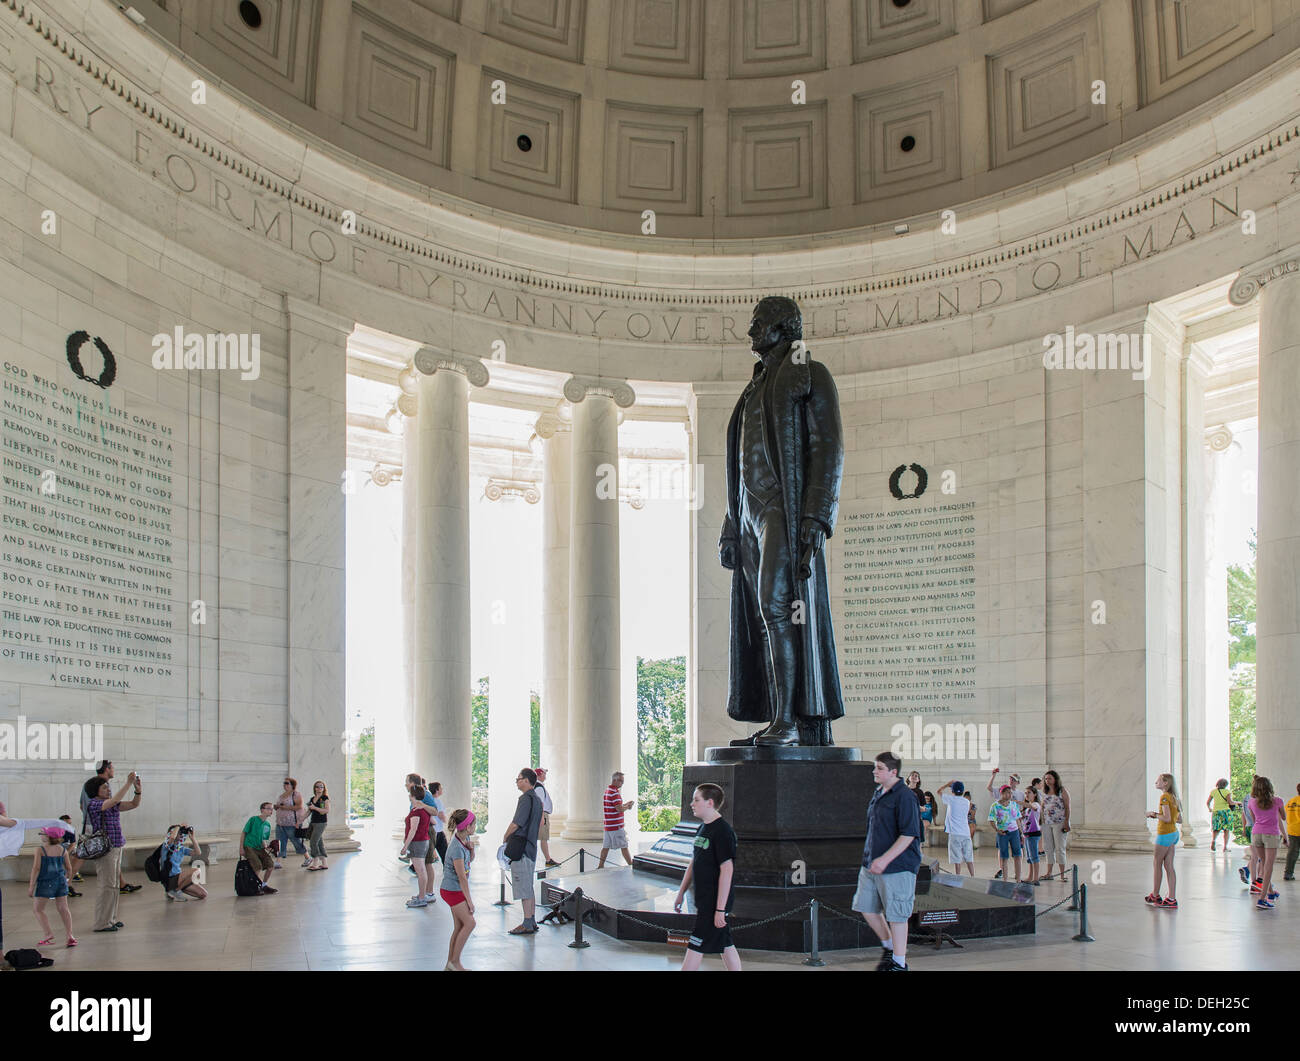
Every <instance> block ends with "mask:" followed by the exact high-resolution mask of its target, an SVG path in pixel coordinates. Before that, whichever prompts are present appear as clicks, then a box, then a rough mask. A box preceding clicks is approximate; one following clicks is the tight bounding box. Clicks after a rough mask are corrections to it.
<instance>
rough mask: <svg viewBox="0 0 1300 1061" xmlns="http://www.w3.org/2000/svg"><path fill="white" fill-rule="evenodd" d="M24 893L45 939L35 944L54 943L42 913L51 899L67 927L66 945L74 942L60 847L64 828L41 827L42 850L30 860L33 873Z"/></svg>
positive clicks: (64, 859) (64, 858)
mask: <svg viewBox="0 0 1300 1061" xmlns="http://www.w3.org/2000/svg"><path fill="white" fill-rule="evenodd" d="M27 894H28V895H30V896H31V897H32V909H33V911H35V913H36V920H37V921H39V922H40V923H41V931H43V932H44V933H45V938H44V939H43V940H41V941H40V942H39V943H37V944H36V945H37V946H38V947H48V946H49V945H50V944H51V943H53V942H54V930H53V929H51V928H50V919H49V918H48V917H46V916H45V904H46V903H48V902H49V901H50V900H51V899H53V900H54V905H55V906H56V907H58V910H59V916H60V917H61V918H63V926H64V927H65V928H66V929H67V930H68V942H67V945H68V946H69V947H75V946H76V945H77V938H76V936H74V935H73V934H72V911H70V910H69V909H68V853H67V851H65V850H64V848H63V827H62V826H60V827H58V828H54V827H50V828H47V829H42V830H41V849H40V850H39V851H38V852H36V855H35V857H34V858H33V859H32V876H31V880H30V881H28V883H27Z"/></svg>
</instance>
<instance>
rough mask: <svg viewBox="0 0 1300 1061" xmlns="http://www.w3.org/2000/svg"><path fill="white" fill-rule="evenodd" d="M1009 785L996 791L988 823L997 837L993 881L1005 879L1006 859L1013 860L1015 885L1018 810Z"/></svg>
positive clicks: (1018, 845) (1017, 857)
mask: <svg viewBox="0 0 1300 1061" xmlns="http://www.w3.org/2000/svg"><path fill="white" fill-rule="evenodd" d="M1013 791H1014V790H1013V789H1012V788H1011V786H1010V785H1003V786H1002V787H1001V788H1000V789H999V790H998V798H997V799H995V800H994V801H993V802H992V803H991V804H989V822H990V823H991V824H992V826H993V829H994V831H995V832H996V833H997V837H998V872H997V876H996V877H995V878H994V880H998V879H1002V880H1006V879H1008V878H1007V858H1008V857H1012V858H1014V859H1015V864H1016V883H1017V884H1019V883H1020V808H1019V807H1018V806H1017V805H1016V801H1015V799H1014V798H1013Z"/></svg>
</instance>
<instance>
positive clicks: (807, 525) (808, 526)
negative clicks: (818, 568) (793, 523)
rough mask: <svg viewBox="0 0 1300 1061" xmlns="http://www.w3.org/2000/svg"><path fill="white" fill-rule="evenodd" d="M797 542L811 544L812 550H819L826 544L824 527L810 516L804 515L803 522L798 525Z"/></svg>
mask: <svg viewBox="0 0 1300 1061" xmlns="http://www.w3.org/2000/svg"><path fill="white" fill-rule="evenodd" d="M799 543H800V544H801V545H811V546H812V547H813V551H814V552H819V551H820V550H821V547H822V546H823V545H825V544H826V528H825V527H823V526H822V525H821V523H819V522H818V521H817V520H815V519H813V518H812V516H804V518H803V523H802V524H800V526H799Z"/></svg>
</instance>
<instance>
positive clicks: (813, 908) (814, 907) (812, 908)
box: [803, 899, 826, 968]
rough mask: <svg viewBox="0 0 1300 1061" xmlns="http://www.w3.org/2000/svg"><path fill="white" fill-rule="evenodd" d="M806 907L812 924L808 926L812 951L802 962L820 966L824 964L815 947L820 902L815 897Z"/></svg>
mask: <svg viewBox="0 0 1300 1061" xmlns="http://www.w3.org/2000/svg"><path fill="white" fill-rule="evenodd" d="M808 907H809V914H808V917H809V920H810V921H811V922H812V924H811V925H810V926H809V931H810V932H811V933H812V952H811V953H810V954H809V955H808V957H806V958H805V959H804V960H803V963H804V965H815V966H817V967H819V968H820V967H821V966H823V965H825V964H826V963H825V962H824V961H822V959H821V955H820V954H819V953H818V949H817V937H818V935H819V933H818V931H817V929H818V925H819V921H818V916H817V913H818V910H820V909H821V903H819V902H818V901H817V900H816V899H813V900H812V901H811V902H810V903H809V904H808Z"/></svg>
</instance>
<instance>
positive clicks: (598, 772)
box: [564, 376, 636, 840]
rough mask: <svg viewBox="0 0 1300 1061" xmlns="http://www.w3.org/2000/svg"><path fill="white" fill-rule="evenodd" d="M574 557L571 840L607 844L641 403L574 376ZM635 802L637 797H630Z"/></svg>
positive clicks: (608, 385) (604, 382)
mask: <svg viewBox="0 0 1300 1061" xmlns="http://www.w3.org/2000/svg"><path fill="white" fill-rule="evenodd" d="M564 397H565V398H567V399H568V400H569V401H570V402H571V403H573V406H574V409H573V448H572V453H573V465H572V469H573V478H572V488H571V495H570V511H571V513H572V517H571V523H570V527H571V533H572V538H571V541H570V554H569V587H570V589H569V763H568V771H569V797H568V808H567V818H566V822H565V826H564V838H565V839H566V840H599V839H600V838H601V833H602V832H603V820H602V814H603V808H602V805H601V798H602V794H603V793H604V791H605V786H606V785H607V784H608V783H609V778H610V775H611V774H612V773H613V772H614V771H615V770H618V769H621V770H623V771H624V772H625V773H627V774H629V775H631V773H632V771H631V770H630V769H629V768H628V766H627V765H626V764H621V763H620V762H619V761H618V756H619V741H620V719H619V715H620V699H621V696H622V689H621V683H620V673H619V672H620V660H619V651H620V643H619V607H620V599H621V594H620V589H619V537H618V515H619V513H618V505H619V500H618V410H619V408H624V409H626V408H628V407H629V406H631V405H632V403H633V402H634V401H635V400H636V395H635V393H634V392H633V390H632V388H631V387H630V386H628V384H627V383H626V382H624V381H622V380H612V379H599V378H596V377H590V376H573V377H570V378H569V379H568V380H567V381H566V382H565V384H564ZM629 798H633V797H629Z"/></svg>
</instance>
